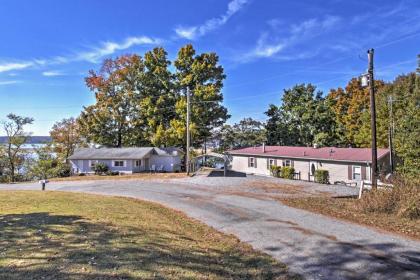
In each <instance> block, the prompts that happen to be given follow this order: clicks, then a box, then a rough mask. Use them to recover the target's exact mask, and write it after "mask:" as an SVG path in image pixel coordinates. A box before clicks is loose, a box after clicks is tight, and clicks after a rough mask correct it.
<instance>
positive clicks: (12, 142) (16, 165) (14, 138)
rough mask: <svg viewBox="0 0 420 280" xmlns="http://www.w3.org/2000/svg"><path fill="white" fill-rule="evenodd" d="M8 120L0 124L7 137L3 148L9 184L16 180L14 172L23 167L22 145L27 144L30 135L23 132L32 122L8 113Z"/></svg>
mask: <svg viewBox="0 0 420 280" xmlns="http://www.w3.org/2000/svg"><path fill="white" fill-rule="evenodd" d="M7 118H8V119H9V120H7V121H4V122H2V125H3V129H4V132H5V134H6V137H7V143H6V148H5V169H6V170H7V171H8V175H9V177H10V181H11V182H15V180H16V172H17V171H18V170H19V169H20V167H21V166H22V165H23V163H24V160H25V150H24V148H23V145H24V144H25V143H27V141H28V139H29V138H30V135H29V134H28V133H26V132H25V131H24V127H25V126H26V125H28V124H31V123H32V122H33V119H32V118H29V117H21V116H18V115H15V114H12V113H10V114H9V115H7Z"/></svg>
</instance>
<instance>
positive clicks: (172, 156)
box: [69, 147, 183, 174]
mask: <svg viewBox="0 0 420 280" xmlns="http://www.w3.org/2000/svg"><path fill="white" fill-rule="evenodd" d="M182 157H183V152H182V151H181V150H180V149H178V148H172V147H170V148H156V147H131V148H80V149H76V150H75V152H74V153H73V155H71V156H70V157H69V160H70V163H71V166H72V169H73V172H74V173H76V174H78V173H94V166H95V165H96V164H97V163H104V164H106V165H107V166H108V168H109V170H110V171H115V172H120V173H127V174H131V173H139V172H144V171H160V172H177V171H180V170H181V162H182Z"/></svg>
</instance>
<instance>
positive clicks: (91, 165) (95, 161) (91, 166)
mask: <svg viewBox="0 0 420 280" xmlns="http://www.w3.org/2000/svg"><path fill="white" fill-rule="evenodd" d="M97 163H98V161H97V160H89V167H90V168H94V167H95V165H96V164H97Z"/></svg>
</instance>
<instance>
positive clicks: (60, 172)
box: [57, 163, 71, 177]
mask: <svg viewBox="0 0 420 280" xmlns="http://www.w3.org/2000/svg"><path fill="white" fill-rule="evenodd" d="M57 176H58V177H70V176H71V165H70V164H68V163H65V164H61V165H59V166H58V167H57Z"/></svg>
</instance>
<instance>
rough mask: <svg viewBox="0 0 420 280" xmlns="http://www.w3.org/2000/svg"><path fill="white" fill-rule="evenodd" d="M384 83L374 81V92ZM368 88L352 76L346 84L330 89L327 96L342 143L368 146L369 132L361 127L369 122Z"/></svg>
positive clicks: (379, 89)
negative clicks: (343, 86) (342, 86)
mask: <svg viewBox="0 0 420 280" xmlns="http://www.w3.org/2000/svg"><path fill="white" fill-rule="evenodd" d="M384 85H385V83H384V82H383V81H379V80H378V81H375V87H376V92H377V93H380V92H382V88H383V87H384ZM369 96H370V95H369V89H368V88H364V87H362V86H361V84H360V81H359V79H357V78H353V79H351V80H350V81H349V83H348V84H347V86H346V87H345V88H344V89H343V88H337V89H332V90H331V91H330V93H329V94H328V96H327V99H329V100H330V104H331V109H332V110H333V112H334V115H335V120H336V122H337V125H338V135H337V137H339V138H340V142H341V143H342V144H343V145H352V146H355V147H367V146H370V134H369V133H367V132H366V130H363V131H362V132H363V133H361V128H362V127H363V126H364V125H365V124H366V123H370V119H369V118H370V117H369V116H370V97H369Z"/></svg>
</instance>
